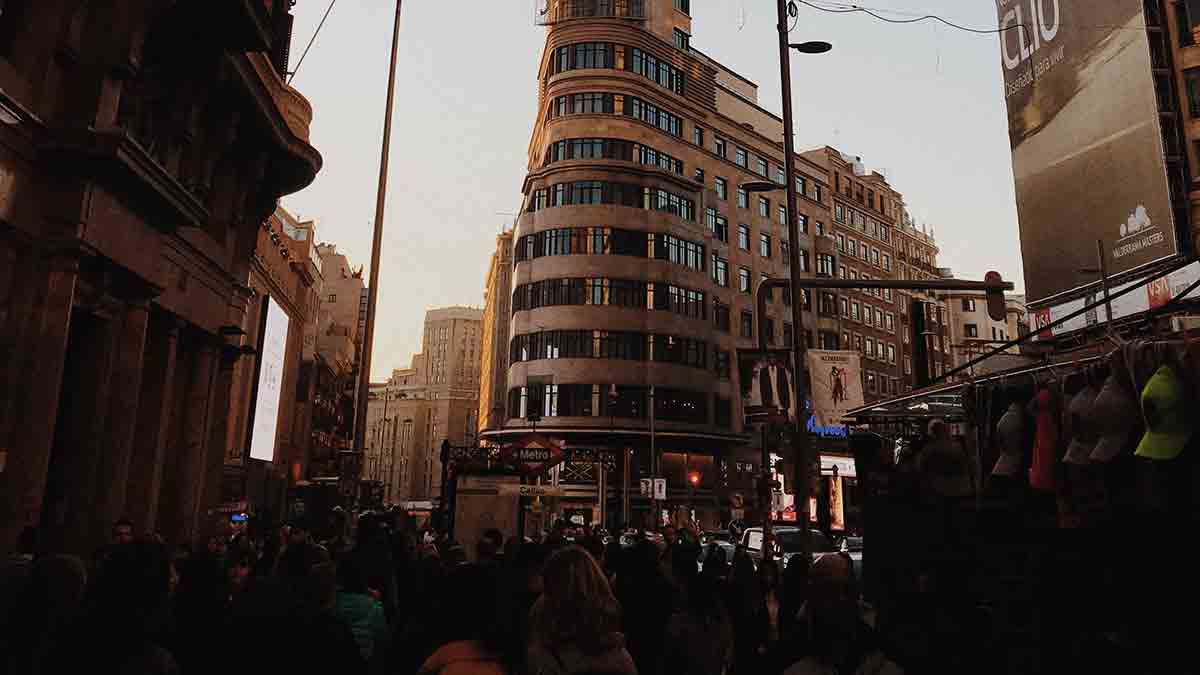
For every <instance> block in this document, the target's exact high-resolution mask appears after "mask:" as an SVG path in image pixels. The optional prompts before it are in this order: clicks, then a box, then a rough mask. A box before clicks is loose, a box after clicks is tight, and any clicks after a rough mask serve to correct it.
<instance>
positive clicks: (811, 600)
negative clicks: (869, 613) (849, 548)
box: [807, 555, 859, 633]
mask: <svg viewBox="0 0 1200 675" xmlns="http://www.w3.org/2000/svg"><path fill="white" fill-rule="evenodd" d="M808 580H809V584H808V598H807V599H808V608H809V616H810V617H811V619H812V622H813V627H814V629H817V630H818V631H822V632H824V631H829V632H833V633H848V632H852V631H854V630H855V628H856V627H857V625H858V621H859V613H858V589H857V584H856V583H855V580H854V567H853V563H852V562H851V560H850V557H849V556H848V555H826V556H821V559H820V560H818V561H816V562H815V563H813V565H812V567H811V568H810V570H809V573H808Z"/></svg>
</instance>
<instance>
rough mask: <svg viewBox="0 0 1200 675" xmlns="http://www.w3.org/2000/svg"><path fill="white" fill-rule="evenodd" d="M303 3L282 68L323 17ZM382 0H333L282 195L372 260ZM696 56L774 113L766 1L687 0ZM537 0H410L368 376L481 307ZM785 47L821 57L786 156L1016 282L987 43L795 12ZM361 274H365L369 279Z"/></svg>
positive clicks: (308, 62) (890, 2) (517, 145)
mask: <svg viewBox="0 0 1200 675" xmlns="http://www.w3.org/2000/svg"><path fill="white" fill-rule="evenodd" d="M328 6H329V2H328V0H299V2H298V3H297V4H296V6H295V8H294V13H295V15H296V25H295V32H294V35H293V43H292V67H293V68H296V67H297V65H296V64H297V61H298V59H299V58H300V55H301V53H302V51H303V50H304V47H305V45H306V44H308V41H309V39H310V38H311V37H312V35H313V33H314V31H315V30H316V28H317V25H318V23H319V22H320V20H321V16H322V15H323V14H324V12H325V10H326V9H327V8H328ZM866 6H867V7H871V8H878V9H881V10H890V11H891V12H892V13H890V14H888V16H891V17H895V18H908V17H911V16H916V15H924V14H938V15H939V16H942V17H944V18H947V19H950V20H952V21H954V22H956V23H960V24H963V25H967V26H971V27H976V28H985V29H989V28H994V27H995V26H996V12H995V7H994V5H993V3H991V2H987V1H985V0H979V1H976V2H963V1H962V0H869V4H867V5H866ZM393 15H394V5H393V4H392V3H391V2H389V1H388V0H337V1H336V3H335V5H334V7H333V10H332V12H331V13H330V15H329V18H328V20H327V21H326V23H325V26H324V28H323V29H322V30H321V32H320V33H319V34H318V36H317V39H316V42H315V43H314V44H313V46H312V49H311V50H310V52H309V53H308V55H307V57H306V58H305V60H304V61H303V63H301V64H300V65H299V70H298V72H297V75H296V77H295V79H294V81H293V83H292V84H293V86H295V87H296V88H297V89H299V90H300V92H301V93H302V94H304V95H305V96H306V97H307V98H308V99H309V101H311V102H312V104H313V109H314V116H313V123H312V128H311V133H312V138H311V141H312V144H313V145H314V146H315V147H316V148H317V150H318V151H320V153H321V155H322V156H323V158H324V167H323V168H322V170H321V172H320V173H319V174H318V175H317V178H316V180H315V181H314V182H313V184H312V185H311V186H309V187H308V188H306V189H304V190H302V191H300V192H298V193H296V194H293V195H289V196H287V197H284V199H283V200H282V203H283V206H284V207H285V208H287V209H288V210H289V211H291V212H292V213H293V214H295V215H296V216H298V217H300V218H301V219H304V220H308V219H313V220H316V227H317V238H318V239H319V240H320V241H324V242H330V243H336V244H337V246H338V250H339V251H342V252H345V253H347V254H348V255H349V257H350V260H351V263H352V264H353V265H356V266H357V265H363V266H364V268H365V269H366V270H369V261H370V254H371V236H372V229H371V228H372V222H373V220H374V215H375V194H376V186H377V184H378V175H379V154H380V140H381V138H382V133H383V117H384V106H385V103H386V97H387V89H386V87H387V70H388V59H389V49H390V46H391V36H392V17H393ZM692 17H693V26H692V29H693V37H692V45H693V47H695V48H697V49H699V50H700V51H703V52H704V53H706V54H708V55H709V56H711V57H713V58H714V59H716V60H718V61H721V62H722V63H725V64H726V65H727V66H729V67H730V68H732V69H733V70H734V71H736V72H737V73H739V74H740V75H742V76H744V77H747V78H749V79H750V80H753V81H755V82H757V83H758V84H759V104H760V105H761V106H762V107H764V108H766V109H768V110H771V111H775V112H778V111H780V110H781V104H780V88H779V52H778V48H777V42H776V33H775V3H774V2H771V1H770V0H692ZM544 30H545V29H543V28H539V27H537V26H535V25H534V0H491V1H486V0H472V1H469V2H444V1H443V0H407V2H405V3H404V8H403V14H402V18H401V24H400V47H399V60H398V64H397V68H398V73H397V83H396V101H395V111H394V116H393V122H392V145H391V152H390V153H389V157H390V169H389V173H390V175H389V180H388V194H387V208H386V210H385V214H384V238H383V253H382V258H381V261H382V264H381V267H380V280H379V300H378V314H377V321H376V329H375V348H374V356H373V358H372V367H371V371H372V376H373V378H375V379H382V378H385V377H386V376H387V375H388V374H390V372H391V370H392V369H393V368H402V367H405V366H407V365H408V363H409V360H410V358H411V356H412V354H413V353H416V352H419V351H420V348H421V332H422V322H423V320H424V314H425V311H426V310H427V309H431V308H434V307H442V306H448V305H472V306H478V307H482V305H483V286H484V282H485V279H486V275H487V269H488V262H489V260H490V256H491V254H492V252H493V251H494V250H495V244H496V242H495V236H496V234H497V233H499V232H500V230H501V229H502V228H503V227H505V226H508V225H511V223H512V221H513V219H514V217H515V212H516V211H517V210H518V209H519V206H520V204H521V193H520V190H521V181H522V179H523V177H524V174H525V169H526V164H527V151H528V145H529V138H530V133H531V132H532V130H533V122H534V116H535V115H536V112H537V71H538V63H539V60H540V58H541V53H542V46H543V42H544V40H545V33H544ZM791 36H792V40H793V41H804V40H826V41H828V42H831V43H833V45H834V49H833V51H832V52H830V53H828V54H825V55H819V56H806V55H800V54H793V57H792V87H793V91H792V96H793V101H794V108H795V119H796V138H797V141H796V143H797V148H799V149H806V148H813V147H819V146H823V145H832V146H834V147H836V148H838V149H839V150H842V151H843V152H847V153H849V154H852V155H859V156H861V157H862V158H863V161H864V162H865V163H866V165H867V167H868V168H869V169H879V170H883V171H885V172H886V174H887V176H888V179H889V181H890V182H891V184H892V186H893V187H894V188H895V189H897V190H898V191H900V192H901V193H903V194H904V197H905V201H906V202H907V203H908V206H909V211H910V212H911V213H912V215H913V216H914V217H915V218H917V219H918V220H919V221H922V222H925V223H927V224H928V225H929V226H930V227H932V228H933V230H934V232H935V233H936V237H937V242H938V245H939V246H940V248H941V253H940V255H939V258H938V264H939V265H940V266H942V267H950V268H952V269H953V271H954V273H955V275H956V276H958V277H960V278H982V277H983V274H984V273H985V272H987V271H988V270H993V269H994V270H997V271H999V272H1000V273H1001V274H1002V275H1003V276H1004V278H1005V279H1007V280H1011V281H1013V282H1015V283H1016V284H1017V287H1018V290H1020V288H1021V287H1022V279H1021V262H1020V247H1019V242H1018V233H1017V216H1016V207H1015V199H1014V195H1013V177H1012V164H1011V159H1010V152H1009V144H1008V125H1007V118H1006V113H1005V106H1004V97H1003V81H1002V79H1001V65H1000V52H999V42H998V39H997V38H996V37H995V36H994V35H976V34H971V33H966V32H961V31H957V30H953V29H951V28H948V27H946V26H944V25H936V24H934V23H932V22H924V23H920V24H915V25H894V24H888V23H883V22H880V21H878V20H876V19H874V18H871V17H869V16H866V15H863V14H828V13H824V12H820V11H818V10H816V9H813V8H811V7H807V6H804V5H801V6H800V13H799V16H798V21H797V24H796V27H795V28H794V29H793V31H792V33H791ZM365 274H366V272H364V275H365Z"/></svg>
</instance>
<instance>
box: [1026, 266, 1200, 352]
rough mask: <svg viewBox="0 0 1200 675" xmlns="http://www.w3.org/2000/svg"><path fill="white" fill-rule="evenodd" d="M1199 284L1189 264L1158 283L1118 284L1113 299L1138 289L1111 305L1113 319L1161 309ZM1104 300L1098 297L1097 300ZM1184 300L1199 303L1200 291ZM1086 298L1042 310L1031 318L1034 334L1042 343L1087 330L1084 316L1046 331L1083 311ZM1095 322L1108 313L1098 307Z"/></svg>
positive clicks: (1198, 270) (1197, 270)
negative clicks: (1192, 286) (1057, 322)
mask: <svg viewBox="0 0 1200 675" xmlns="http://www.w3.org/2000/svg"><path fill="white" fill-rule="evenodd" d="M1198 280H1200V263H1191V264H1190V265H1187V266H1185V267H1182V268H1180V269H1177V270H1175V271H1174V272H1171V273H1170V274H1167V275H1164V276H1163V277H1160V278H1158V279H1154V280H1152V281H1150V282H1149V283H1145V279H1144V278H1143V279H1142V280H1139V281H1130V282H1128V283H1124V284H1120V285H1118V286H1116V287H1115V288H1113V289H1112V293H1113V294H1114V295H1115V294H1116V293H1119V292H1120V291H1123V290H1125V289H1127V288H1129V287H1130V286H1139V288H1135V289H1133V290H1132V291H1130V292H1129V293H1126V294H1125V295H1123V296H1121V297H1119V298H1116V299H1114V300H1113V301H1112V314H1113V319H1114V320H1118V319H1124V318H1126V317H1130V316H1134V315H1137V314H1141V313H1143V312H1147V311H1149V310H1151V309H1157V308H1159V307H1162V306H1163V305H1164V304H1166V303H1167V302H1170V300H1171V299H1172V298H1174V297H1175V296H1177V295H1179V294H1180V293H1183V292H1184V291H1185V290H1187V288H1188V287H1189V286H1191V285H1192V284H1194V283H1196V282H1197V281H1198ZM1102 297H1103V296H1097V299H1100V298H1102ZM1186 299H1188V300H1196V299H1200V288H1197V289H1194V290H1192V291H1191V292H1190V293H1188V294H1187V296H1186ZM1086 300H1087V298H1077V299H1075V300H1070V301H1068V302H1064V303H1060V304H1057V305H1053V306H1051V307H1043V308H1042V309H1039V310H1037V312H1034V313H1032V314H1030V316H1031V317H1033V324H1034V325H1033V330H1034V331H1037V339H1039V340H1045V339H1050V338H1054V337H1061V336H1063V335H1066V334H1068V333H1071V332H1074V331H1077V330H1080V329H1083V328H1087V327H1088V326H1089V325H1090V324H1089V323H1088V321H1087V315H1086V314H1085V315H1083V316H1078V317H1075V318H1074V319H1071V320H1070V321H1067V322H1065V323H1063V324H1062V325H1059V326H1055V327H1054V328H1046V326H1049V325H1050V324H1051V323H1052V322H1054V321H1058V320H1060V319H1063V318H1065V317H1067V316H1069V315H1071V314H1074V313H1075V312H1078V311H1079V310H1081V309H1083V308H1084V307H1085V305H1084V302H1085V301H1086ZM1095 312H1096V320H1097V321H1106V320H1107V318H1108V312H1107V311H1105V309H1104V306H1103V305H1101V306H1099V307H1097V308H1096V309H1095Z"/></svg>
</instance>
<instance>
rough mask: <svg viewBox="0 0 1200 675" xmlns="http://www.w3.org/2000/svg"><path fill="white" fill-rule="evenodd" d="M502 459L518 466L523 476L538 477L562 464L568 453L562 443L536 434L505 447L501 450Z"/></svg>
mask: <svg viewBox="0 0 1200 675" xmlns="http://www.w3.org/2000/svg"><path fill="white" fill-rule="evenodd" d="M500 457H501V458H502V459H504V460H505V461H507V462H511V463H513V464H516V465H517V470H518V471H520V472H521V473H522V474H525V475H527V476H536V475H539V474H543V473H545V472H546V471H548V470H549V469H550V468H552V467H554V466H557V465H558V464H560V463H561V462H562V461H563V460H564V459H565V458H566V453H564V452H563V448H562V444H561V443H557V442H555V441H553V440H550V439H549V438H546V437H545V436H541V435H538V434H534V435H532V436H530V437H528V438H526V439H525V440H523V441H520V442H518V443H513V444H512V445H506V446H504V447H503V448H502V449H501V450H500Z"/></svg>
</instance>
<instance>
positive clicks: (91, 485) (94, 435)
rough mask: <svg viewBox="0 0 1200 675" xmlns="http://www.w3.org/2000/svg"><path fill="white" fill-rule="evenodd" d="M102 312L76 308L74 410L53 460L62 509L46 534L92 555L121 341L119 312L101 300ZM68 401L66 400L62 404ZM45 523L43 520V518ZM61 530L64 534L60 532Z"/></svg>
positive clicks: (64, 413)
mask: <svg viewBox="0 0 1200 675" xmlns="http://www.w3.org/2000/svg"><path fill="white" fill-rule="evenodd" d="M98 302H99V303H100V304H102V305H103V307H96V310H97V311H98V312H100V313H94V312H89V311H87V310H86V309H84V308H81V307H76V314H75V322H76V323H80V325H79V327H78V328H77V329H75V330H72V331H71V345H70V353H69V354H68V355H67V358H68V363H71V364H72V366H71V370H69V371H68V373H74V378H73V379H72V381H71V382H70V383H68V386H71V387H72V388H73V391H72V392H71V394H72V395H71V397H70V401H71V404H70V407H69V408H67V407H66V406H60V410H59V417H60V420H59V423H58V428H57V434H56V436H55V439H54V455H53V458H54V461H53V463H52V465H51V467H50V471H51V476H52V477H53V478H54V479H55V480H56V482H55V483H54V485H55V486H56V487H57V488H59V490H58V491H57V492H56V494H55V497H56V499H57V501H56V506H57V507H58V508H59V509H61V511H60V512H59V513H56V514H54V515H55V518H54V520H53V525H52V527H51V528H49V531H48V532H47V534H48V536H49V540H50V541H52V542H53V541H54V540H55V539H60V540H61V542H62V545H61V546H62V550H64V551H67V552H72V553H78V554H82V555H90V554H91V552H92V551H93V550H94V549H93V546H94V545H95V543H96V541H97V539H99V540H101V541H103V538H104V537H103V531H101V532H94V531H93V529H92V527H93V520H92V516H93V514H94V507H95V505H96V500H97V498H98V497H100V493H101V491H102V490H105V489H110V488H111V486H103V487H102V484H101V483H100V481H99V471H100V467H101V463H102V457H103V456H104V454H105V453H107V452H108V443H107V439H106V438H105V435H104V429H105V419H106V418H107V416H108V414H109V411H110V408H109V404H110V393H111V392H112V389H113V366H114V363H115V361H116V352H117V343H118V340H119V339H120V334H121V324H122V314H123V312H122V311H121V309H120V308H119V307H117V306H115V305H114V304H111V303H109V302H108V300H107V299H106V298H101V299H99V301H98ZM66 400H68V399H67V398H66V397H63V401H64V402H65V401H66ZM43 523H45V519H44V518H43ZM59 528H61V531H56V530H58V529H59Z"/></svg>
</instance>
